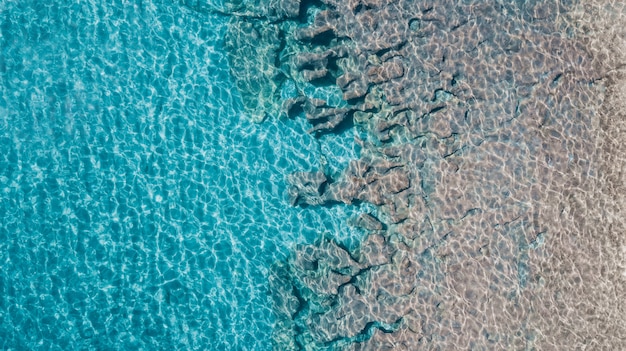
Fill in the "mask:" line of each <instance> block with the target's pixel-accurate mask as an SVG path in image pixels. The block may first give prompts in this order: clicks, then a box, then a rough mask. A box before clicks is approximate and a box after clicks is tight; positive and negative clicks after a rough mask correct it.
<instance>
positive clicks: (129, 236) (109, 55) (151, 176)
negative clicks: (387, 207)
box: [0, 1, 361, 350]
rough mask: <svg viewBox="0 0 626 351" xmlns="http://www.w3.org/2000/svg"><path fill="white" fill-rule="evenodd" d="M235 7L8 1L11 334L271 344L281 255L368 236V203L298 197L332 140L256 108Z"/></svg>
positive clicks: (0, 258)
mask: <svg viewBox="0 0 626 351" xmlns="http://www.w3.org/2000/svg"><path fill="white" fill-rule="evenodd" d="M227 21H228V18H225V17H221V16H219V15H211V14H207V13H199V12H193V11H191V10H189V9H188V8H186V7H182V6H180V5H179V4H177V3H174V2H160V1H155V2H151V1H130V2H128V1H107V2H106V3H104V2H96V1H93V2H89V1H74V2H73V1H70V2H65V1H53V2H40V1H21V2H14V1H1V2H0V30H1V32H0V33H1V35H0V47H1V50H2V51H1V54H0V194H1V195H0V265H1V266H2V270H1V271H0V296H2V298H0V349H5V350H6V349H31V350H36V349H40V350H69V349H200V350H207V349H213V350H264V349H269V348H270V347H271V346H270V345H271V343H270V341H269V340H270V334H271V331H272V326H273V319H274V316H273V312H272V310H271V306H270V305H269V304H268V303H267V300H268V291H267V290H268V288H267V275H268V272H269V270H270V268H271V264H272V263H273V262H275V261H276V260H278V259H283V258H284V257H285V256H286V255H287V253H288V249H289V248H290V247H291V246H292V245H294V244H296V243H303V242H311V241H313V240H315V238H316V237H317V236H318V235H319V233H321V232H324V231H331V232H333V233H334V235H338V236H339V237H340V238H342V239H343V240H345V242H346V243H347V244H348V245H349V244H350V242H353V241H354V240H355V239H356V238H358V237H359V236H360V235H361V233H360V232H358V231H356V230H354V229H349V228H347V227H346V226H345V225H344V223H343V222H344V221H345V218H347V217H349V216H350V215H351V213H352V212H355V211H357V210H358V209H353V208H348V207H344V208H342V207H339V208H334V209H333V210H332V211H331V210H329V209H327V208H317V209H307V210H304V209H300V208H293V207H290V206H289V205H288V202H287V200H286V198H285V196H284V188H285V175H286V174H288V173H291V172H294V171H296V170H299V169H303V168H306V169H308V168H311V167H313V165H315V164H317V163H318V162H319V160H318V159H319V157H320V146H319V145H318V142H317V141H316V140H315V139H314V138H313V137H311V136H310V135H308V134H306V133H305V132H304V131H305V130H306V128H307V126H306V125H305V124H304V122H303V121H298V120H295V121H292V120H286V121H281V120H278V119H276V118H274V119H272V120H270V121H268V122H266V123H264V124H263V125H255V124H252V123H249V121H248V120H247V119H246V118H245V117H243V116H242V114H241V106H240V103H239V102H238V101H239V97H238V95H237V92H236V90H234V89H233V88H232V86H231V83H230V76H229V71H228V62H227V59H226V56H225V54H224V53H223V50H222V47H221V45H222V38H223V35H224V31H225V26H226V23H227ZM355 152H356V149H355V148H354V147H343V148H340V149H339V152H338V154H337V158H338V159H342V160H343V159H346V160H347V159H350V158H354V157H355ZM342 162H343V161H342Z"/></svg>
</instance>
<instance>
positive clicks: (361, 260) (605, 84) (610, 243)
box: [227, 0, 626, 350]
mask: <svg viewBox="0 0 626 351" xmlns="http://www.w3.org/2000/svg"><path fill="white" fill-rule="evenodd" d="M273 6H277V7H273ZM246 11H248V12H246V13H248V15H246V16H248V17H245V18H243V17H237V19H236V24H234V25H233V27H232V28H233V30H232V32H231V33H235V34H229V35H230V37H232V39H228V40H230V41H228V43H229V44H227V45H231V46H232V49H231V50H230V51H231V53H232V54H231V63H232V65H231V67H233V70H234V76H235V80H236V81H237V85H238V87H239V89H240V90H241V92H242V96H243V98H244V102H245V104H246V107H247V109H248V110H249V111H251V113H252V115H254V116H257V117H254V119H255V120H262V119H263V118H265V116H266V115H268V114H272V115H276V116H278V115H282V116H285V117H287V118H306V119H307V120H308V121H309V122H310V124H311V129H310V132H311V133H315V134H320V133H333V132H335V131H337V130H338V128H339V126H341V125H342V124H345V123H347V122H350V123H353V124H354V127H355V128H357V129H359V130H362V131H363V132H364V133H365V135H367V137H365V138H356V140H355V141H356V142H357V143H359V144H360V145H361V147H362V150H361V155H360V158H359V159H357V160H354V161H352V162H351V163H350V164H349V166H348V167H347V168H346V169H345V170H344V171H343V172H342V173H341V175H340V176H339V177H335V178H336V179H331V177H330V175H328V174H325V173H324V172H323V169H322V168H321V170H302V172H299V173H296V174H293V175H290V176H289V177H288V182H289V184H290V187H289V189H288V191H287V192H288V196H289V200H290V202H291V204H292V205H312V206H316V205H332V204H333V203H345V204H352V203H355V202H369V203H371V204H374V205H378V206H379V211H378V213H376V214H364V215H362V216H361V217H359V218H355V219H352V220H351V223H352V224H353V225H357V226H359V227H362V228H365V229H366V230H367V231H368V233H369V234H368V235H367V237H366V238H365V239H364V241H363V243H362V244H361V245H360V247H359V248H358V249H357V250H355V251H354V252H351V251H350V250H348V249H346V248H343V247H342V246H341V245H339V244H338V243H337V242H335V241H334V240H333V239H332V238H329V237H323V238H320V240H319V242H318V243H316V244H313V245H305V246H300V247H297V248H296V249H295V250H294V252H293V255H292V257H291V258H290V259H289V260H288V262H283V263H277V264H276V266H275V267H274V271H273V273H272V276H271V279H270V280H271V286H272V290H273V297H274V304H275V310H276V313H277V314H278V317H279V321H278V322H277V327H276V332H275V343H276V346H275V348H276V349H277V350H300V349H302V350H318V349H319V350H321V349H331V350H338V349H341V350H415V349H422V348H423V349H442V350H443V349H472V350H474V349H516V350H517V349H540V350H543V349H563V350H565V349H576V348H584V347H589V348H591V349H620V348H623V347H625V346H626V339H625V338H624V337H625V335H626V327H625V325H626V323H625V321H624V317H623V316H625V315H626V310H624V309H625V308H626V307H624V305H623V304H616V303H617V301H620V299H621V301H624V299H625V298H626V293H625V288H624V287H625V286H626V285H625V284H624V283H625V281H624V280H625V278H626V276H625V275H624V273H623V272H625V267H624V262H625V258H624V253H623V251H622V250H623V246H620V245H623V244H620V242H622V241H623V237H622V239H620V235H622V236H623V234H624V233H625V223H624V218H625V215H624V213H623V212H622V208H623V205H624V200H623V198H620V197H619V196H618V195H616V194H620V193H621V194H623V193H625V192H624V176H623V174H626V173H625V172H624V170H623V167H624V164H626V156H625V155H626V152H625V148H624V147H623V146H622V143H620V142H619V141H618V140H620V139H621V140H623V137H624V134H625V132H624V131H625V129H624V122H623V121H624V120H625V119H624V112H623V111H624V109H623V108H622V107H623V106H622V105H619V104H620V103H619V101H623V100H620V99H619V98H616V96H622V97H623V96H624V89H623V88H621V87H623V86H624V79H625V78H626V74H625V69H624V68H625V67H626V56H625V54H624V53H625V52H626V51H624V45H623V43H624V42H625V41H626V34H625V33H626V32H625V31H624V30H623V29H622V30H620V29H619V28H626V26H624V25H623V24H624V23H626V22H625V18H626V12H625V11H626V10H625V9H624V6H623V5H622V6H621V7H620V6H619V5H610V4H609V5H607V4H605V3H600V4H593V3H591V2H584V3H576V2H541V1H526V2H484V1H451V0H443V1H437V2H432V1H421V0H418V1H409V0H347V1H339V0H320V1H316V2H308V1H302V2H299V1H287V0H285V1H282V2H280V1H279V2H271V4H270V5H269V7H266V9H265V10H264V11H265V12H263V11H261V12H258V11H259V10H258V9H257V10H255V11H257V12H254V11H253V10H246ZM594 11H595V12H594ZM249 13H257V14H258V15H256V16H250V15H249ZM592 14H593V15H592ZM593 16H599V17H593ZM597 18H602V19H603V21H592V19H597ZM261 21H262V22H261ZM620 24H621V25H620ZM598 33H611V35H608V36H602V35H599V34H598ZM242 38H244V39H242ZM245 38H247V39H245ZM250 38H252V39H253V40H252V41H251V39H250ZM254 41H257V42H260V43H263V45H261V46H260V48H259V47H257V46H255V45H252V44H251V43H252V42H254ZM266 43H267V44H266ZM252 57H254V58H255V59H258V62H257V61H255V60H252V62H255V63H252V64H250V62H251V58H252ZM244 58H247V59H246V61H243V60H244ZM251 67H252V68H251ZM245 68H247V70H245ZM251 72H254V74H251ZM285 80H290V81H292V82H294V84H295V86H296V89H294V90H293V91H292V94H290V95H289V94H285V93H284V91H283V92H282V93H281V89H283V88H282V87H281V84H282V83H283V82H284V81H285ZM307 84H314V85H316V86H329V87H333V88H335V89H339V91H340V92H341V98H342V102H341V103H340V104H337V103H331V102H330V101H326V100H321V99H319V98H316V97H312V96H306V94H304V93H303V91H305V90H306V88H305V87H306V86H307ZM620 94H621V95H620ZM619 106H621V107H619ZM620 240H621V241H620Z"/></svg>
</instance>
